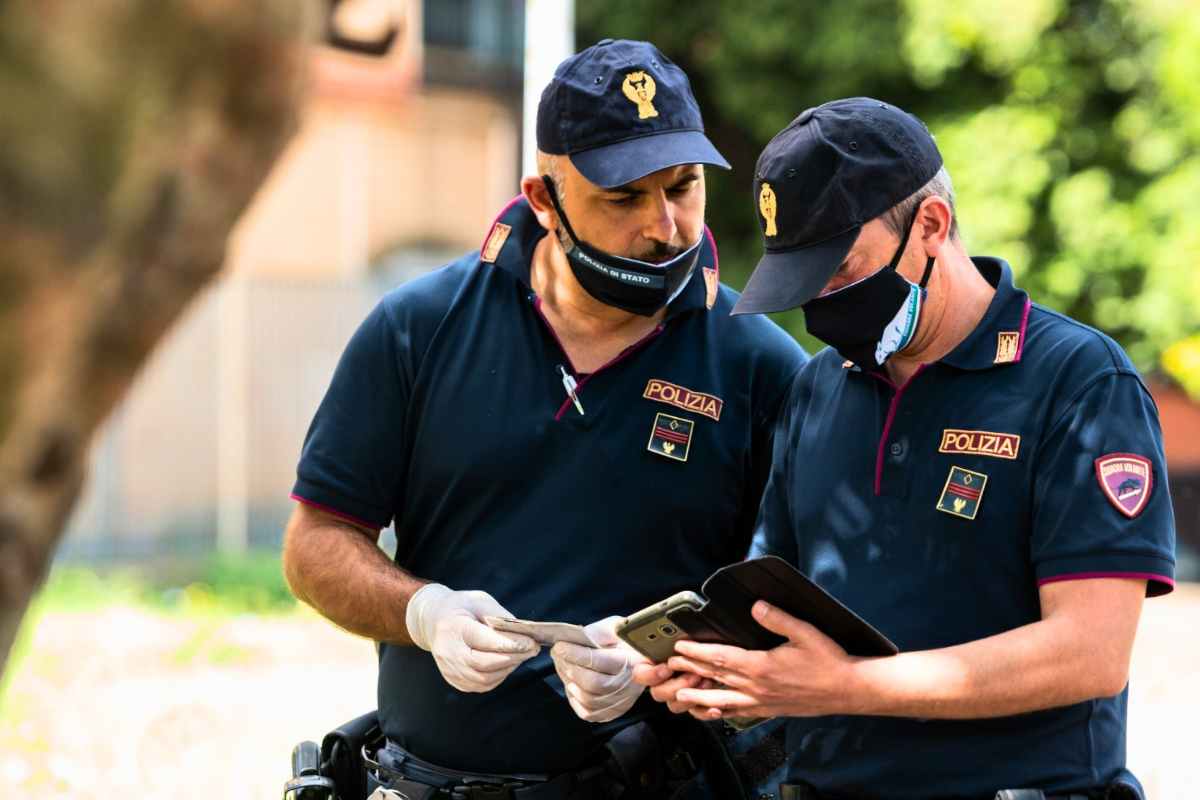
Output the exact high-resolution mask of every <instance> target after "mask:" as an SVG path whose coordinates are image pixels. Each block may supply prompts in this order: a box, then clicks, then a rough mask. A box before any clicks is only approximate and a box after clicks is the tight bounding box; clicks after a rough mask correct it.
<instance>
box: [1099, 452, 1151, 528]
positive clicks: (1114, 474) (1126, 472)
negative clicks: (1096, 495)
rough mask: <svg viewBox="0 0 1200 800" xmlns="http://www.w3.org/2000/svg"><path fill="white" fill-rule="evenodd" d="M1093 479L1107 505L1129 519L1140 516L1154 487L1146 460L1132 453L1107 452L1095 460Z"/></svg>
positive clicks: (1148, 461)
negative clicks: (1110, 505)
mask: <svg viewBox="0 0 1200 800" xmlns="http://www.w3.org/2000/svg"><path fill="white" fill-rule="evenodd" d="M1096 480H1097V481H1099V482H1100V491H1102V492H1104V496H1105V497H1107V498H1108V502H1110V503H1112V504H1113V507H1114V508H1115V509H1117V511H1120V512H1121V513H1122V514H1124V515H1125V516H1127V517H1129V518H1130V519H1133V518H1134V517H1136V516H1137V515H1138V514H1140V513H1142V509H1144V508H1145V507H1146V503H1148V502H1149V501H1150V491H1151V489H1153V488H1154V466H1153V465H1152V464H1151V463H1150V459H1148V458H1146V457H1145V456H1139V455H1134V454H1133V453H1109V454H1108V455H1106V456H1100V458H1097V459H1096Z"/></svg>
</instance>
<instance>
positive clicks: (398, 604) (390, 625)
mask: <svg viewBox="0 0 1200 800" xmlns="http://www.w3.org/2000/svg"><path fill="white" fill-rule="evenodd" d="M376 535H377V534H376ZM283 570H284V576H285V577H286V578H287V582H288V585H289V586H290V587H291V589H292V592H293V593H294V594H295V595H296V597H298V598H299V599H301V600H303V601H304V602H306V603H308V604H309V605H310V606H312V607H313V608H315V609H316V610H317V611H319V612H321V614H322V615H324V616H325V617H327V618H328V619H329V620H330V621H332V622H333V623H335V624H336V625H338V626H339V627H341V628H344V629H346V630H347V631H350V632H351V633H354V634H357V635H359V636H365V637H367V638H369V639H374V640H375V641H380V642H390V643H395V644H411V643H412V639H411V638H410V637H409V635H408V628H407V626H406V625H405V621H404V615H405V612H406V610H407V608H408V600H409V598H410V597H412V595H413V593H414V592H416V591H417V589H419V588H421V587H422V586H423V585H425V581H422V580H420V579H419V578H414V577H413V576H412V575H409V574H408V573H407V572H405V571H404V570H402V569H401V568H400V567H398V566H396V564H394V563H393V562H392V561H391V560H390V559H389V558H388V556H387V554H386V553H384V552H383V551H382V550H380V549H379V546H378V544H376V542H375V541H374V540H373V539H372V538H371V534H370V533H368V532H367V531H365V530H360V529H358V528H356V527H354V526H353V525H350V524H349V523H344V522H342V521H340V520H338V519H337V518H335V517H332V516H330V515H328V514H323V513H321V512H318V511H316V510H314V509H311V508H308V507H306V506H304V505H301V506H300V507H299V508H297V510H296V513H295V514H293V516H292V519H291V521H290V522H289V523H288V528H287V532H286V534H285V536H284V547H283Z"/></svg>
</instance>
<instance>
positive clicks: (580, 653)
mask: <svg viewBox="0 0 1200 800" xmlns="http://www.w3.org/2000/svg"><path fill="white" fill-rule="evenodd" d="M624 619H625V618H624V617H605V618H604V619H602V620H598V621H596V622H593V623H592V624H591V625H588V626H587V627H586V628H584V630H585V631H587V634H588V636H589V637H590V638H591V640H592V641H593V642H595V643H596V644H597V645H599V647H583V646H581V645H577V644H571V643H570V642H557V643H556V644H555V645H554V646H553V647H552V648H550V657H551V658H552V659H553V660H554V669H555V671H556V672H557V673H558V677H560V678H562V682H563V686H565V687H566V690H567V702H569V703H570V704H571V709H572V710H573V711H574V712H575V714H576V716H578V717H579V718H580V719H582V720H585V721H587V722H609V721H610V720H614V719H616V718H617V717H619V716H621V715H622V714H624V713H625V712H626V711H628V710H629V709H630V708H632V707H633V704H634V703H636V702H637V699H638V698H639V697H640V696H641V694H642V692H643V691H645V687H644V686H641V685H639V684H637V683H634V681H633V667H634V665H635V664H642V663H648V662H647V661H646V659H645V658H644V657H642V656H641V655H640V654H638V653H637V652H636V651H634V650H633V648H631V647H629V646H628V645H626V644H625V643H624V642H622V641H621V640H620V639H619V638H617V634H616V627H617V624H618V623H619V622H621V621H622V620H624Z"/></svg>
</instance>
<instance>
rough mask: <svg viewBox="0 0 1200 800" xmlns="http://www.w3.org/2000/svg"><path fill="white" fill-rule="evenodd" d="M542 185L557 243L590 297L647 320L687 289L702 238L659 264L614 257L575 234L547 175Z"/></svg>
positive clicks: (698, 258)
mask: <svg viewBox="0 0 1200 800" xmlns="http://www.w3.org/2000/svg"><path fill="white" fill-rule="evenodd" d="M542 182H543V183H545V184H546V191H548V192H549V193H550V202H552V203H553V204H554V210H555V211H557V212H558V218H559V220H560V221H561V222H562V226H561V227H560V228H559V241H560V242H562V246H563V250H564V251H565V252H566V254H567V263H568V264H570V265H571V272H573V273H574V274H575V280H577V281H579V285H580V286H582V287H583V288H584V289H585V290H586V291H587V293H588V294H590V295H591V296H592V297H594V298H596V299H597V300H599V301H600V302H601V303H604V304H605V305H610V306H614V307H616V308H619V309H622V310H623V311H628V312H630V313H631V314H641V315H642V316H644V317H649V316H653V315H654V314H655V313H656V312H658V311H659V310H660V309H662V308H664V307H665V306H666V305H667V304H668V303H670V302H671V301H672V300H674V299H675V298H676V297H678V296H679V293H680V292H682V291H683V289H684V287H685V286H687V282H688V278H690V277H691V276H692V272H693V271H695V269H696V263H697V262H698V261H699V260H700V245H701V243H702V242H703V241H704V236H703V235H701V237H700V238H699V239H697V240H696V243H695V244H694V245H692V246H691V247H689V248H688V249H687V250H684V251H683V252H682V253H680V254H679V255H677V256H675V257H674V258H672V259H670V260H669V261H664V262H662V263H661V264H655V263H653V262H651V261H641V260H639V259H636V258H625V257H623V256H615V255H613V254H611V253H606V252H604V251H603V250H600V249H599V248H596V247H592V246H591V245H590V244H587V243H586V242H584V241H583V240H582V239H580V238H579V237H578V236H576V235H575V231H574V230H572V228H571V223H570V222H568V221H567V215H566V214H565V213H564V212H563V210H562V206H561V205H559V203H558V195H557V194H556V193H555V191H554V183H553V182H552V181H551V180H550V177H549V176H547V175H543V176H542Z"/></svg>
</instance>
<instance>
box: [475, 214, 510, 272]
mask: <svg viewBox="0 0 1200 800" xmlns="http://www.w3.org/2000/svg"><path fill="white" fill-rule="evenodd" d="M510 233H512V226H511V225H505V224H504V223H503V222H497V223H496V224H495V225H493V226H492V232H491V233H489V234H488V238H487V242H485V243H484V245H483V252H482V253H480V254H479V260H480V261H486V262H487V263H489V264H493V263H495V261H496V258H497V257H499V255H500V249H501V248H502V247H504V243H505V242H506V241H508V234H510Z"/></svg>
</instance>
